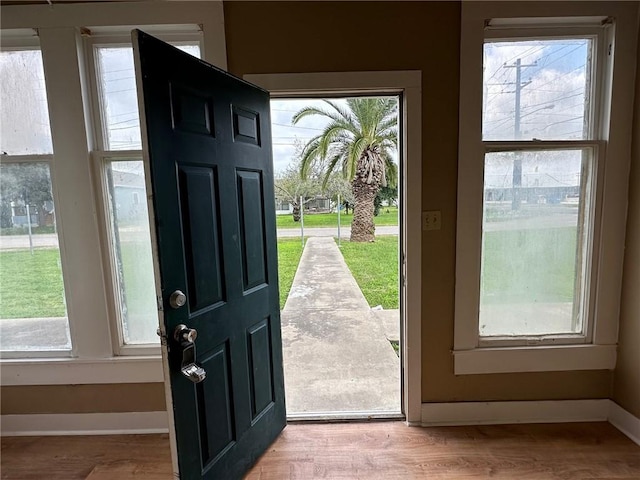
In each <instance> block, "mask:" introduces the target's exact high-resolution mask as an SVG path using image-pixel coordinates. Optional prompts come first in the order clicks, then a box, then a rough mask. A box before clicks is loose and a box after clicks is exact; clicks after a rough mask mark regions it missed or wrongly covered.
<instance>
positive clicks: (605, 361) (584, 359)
mask: <svg viewBox="0 0 640 480" xmlns="http://www.w3.org/2000/svg"><path fill="white" fill-rule="evenodd" d="M616 348H617V347H616V345H562V346H557V345H553V346H536V347H509V348H506V347H505V348H476V349H473V350H454V351H453V358H454V374H455V375H474V374H486V373H513V372H559V371H571V370H613V369H614V368H615V366H616Z"/></svg>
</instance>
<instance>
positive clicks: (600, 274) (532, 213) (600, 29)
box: [453, 3, 634, 374]
mask: <svg viewBox="0 0 640 480" xmlns="http://www.w3.org/2000/svg"><path fill="white" fill-rule="evenodd" d="M547 7H548V8H546V9H543V7H541V6H535V7H534V6H530V5H510V6H507V7H504V6H501V5H499V4H491V5H489V4H484V3H478V4H475V5H471V4H464V5H463V24H462V31H463V36H462V51H461V98H460V104H461V114H460V150H459V155H460V157H459V158H460V160H459V162H460V163H459V180H458V229H457V235H458V239H457V265H456V270H457V271H456V312H455V338H454V352H453V353H454V359H455V367H454V370H455V372H456V374H472V373H500V372H517V371H545V370H573V369H604V368H613V366H614V364H615V320H616V318H617V316H616V315H615V314H613V315H612V312H611V311H610V310H609V311H606V310H604V309H603V306H604V305H605V304H606V305H611V304H612V302H614V301H615V300H614V299H615V298H616V295H619V292H617V293H616V292H615V289H612V288H609V287H606V286H604V284H603V282H607V281H609V282H613V283H614V284H617V283H616V282H619V278H620V277H619V276H620V274H621V272H620V270H619V269H618V268H617V267H612V265H609V264H603V259H604V257H605V256H607V257H609V258H612V255H613V256H615V255H616V254H614V250H615V249H616V247H617V246H621V242H622V241H623V238H624V222H618V223H616V224H614V223H611V228H614V230H613V231H609V232H607V234H606V235H605V233H604V230H603V229H604V224H605V223H607V221H608V220H607V214H611V213H613V212H615V209H616V208H622V209H624V204H621V203H620V202H624V198H621V197H619V196H618V195H617V192H615V188H623V187H622V185H625V184H624V183H623V182H620V184H619V186H618V187H612V186H611V185H610V184H607V181H606V177H607V176H609V175H612V176H614V177H616V178H620V176H622V175H624V166H625V164H626V165H628V162H629V156H628V155H629V153H628V151H626V150H625V147H624V144H625V143H624V142H625V141H628V140H629V139H628V135H627V136H626V138H623V137H622V136H617V135H614V134H612V132H613V130H614V126H613V125H614V124H616V125H622V124H623V122H622V121H621V120H622V119H623V118H625V115H630V110H629V106H628V105H627V104H625V103H624V101H619V100H617V98H614V96H613V94H612V92H613V89H614V88H615V85H613V82H614V81H615V80H614V79H615V78H616V77H619V78H624V77H625V76H629V77H630V76H631V75H632V72H631V70H629V69H630V68H631V67H630V65H629V64H625V62H626V61H629V62H631V63H633V61H634V60H633V59H632V58H624V59H623V57H624V56H625V55H626V53H625V52H623V51H622V49H620V52H617V51H616V50H615V49H614V46H615V45H616V44H618V43H619V42H621V41H623V40H622V39H623V38H625V36H626V35H629V30H628V29H629V28H630V26H629V25H630V24H628V23H627V22H626V19H623V17H624V12H623V10H624V7H622V6H621V5H617V6H616V7H615V8H613V9H611V10H608V11H607V9H606V8H605V7H604V5H603V4H597V5H593V6H587V7H584V5H583V6H579V5H576V6H575V8H573V9H571V8H570V9H568V10H574V12H573V14H571V13H567V9H559V11H562V16H557V17H553V16H552V15H553V14H554V12H553V10H554V9H555V7H554V6H551V5H547ZM616 9H617V10H616ZM614 10H616V11H614ZM586 11H588V15H586V14H585V13H587V12H586ZM518 13H522V16H518ZM614 56H615V57H616V58H615V62H614ZM614 68H615V73H614ZM627 103H628V102H627ZM617 122H620V123H617ZM614 199H615V200H614ZM613 215H615V213H613ZM609 249H611V250H609ZM616 279H617V280H616Z"/></svg>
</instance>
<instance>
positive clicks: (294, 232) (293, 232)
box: [278, 224, 398, 240]
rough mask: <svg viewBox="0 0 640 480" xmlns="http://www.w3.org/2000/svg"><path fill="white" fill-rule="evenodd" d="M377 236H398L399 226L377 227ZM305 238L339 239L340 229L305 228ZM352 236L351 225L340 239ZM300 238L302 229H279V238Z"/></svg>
mask: <svg viewBox="0 0 640 480" xmlns="http://www.w3.org/2000/svg"><path fill="white" fill-rule="evenodd" d="M376 235H398V226H397V225H381V226H378V227H376ZM304 236H305V237H337V236H338V227H337V226H336V227H304ZM350 236H351V226H350V224H347V225H343V226H342V227H341V228H340V238H342V239H343V240H349V237H350ZM287 237H300V227H296V228H279V229H278V238H287Z"/></svg>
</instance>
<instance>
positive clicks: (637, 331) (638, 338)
mask: <svg viewBox="0 0 640 480" xmlns="http://www.w3.org/2000/svg"><path fill="white" fill-rule="evenodd" d="M639 44H640V42H639ZM638 52H639V56H640V50H638ZM627 215H628V217H627V240H626V244H625V245H626V246H625V258H624V278H623V285H622V300H621V305H620V307H621V314H620V333H619V348H618V363H617V366H616V370H615V372H614V383H613V400H614V401H615V402H617V403H618V404H619V405H620V406H621V407H623V408H624V409H626V410H627V411H628V412H630V413H632V414H633V415H635V416H636V417H640V295H639V293H640V76H637V77H636V95H635V115H634V121H633V146H632V155H631V172H630V175H629V211H628V213H627Z"/></svg>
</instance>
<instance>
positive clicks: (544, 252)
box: [479, 150, 591, 336]
mask: <svg viewBox="0 0 640 480" xmlns="http://www.w3.org/2000/svg"><path fill="white" fill-rule="evenodd" d="M590 159H591V151H590V150H558V151H549V150H547V151H527V152H500V153H488V154H487V155H486V157H485V178H484V218H483V235H482V263H481V283H480V327H479V328H480V335H481V336H515V335H545V334H561V333H579V332H581V331H582V318H583V316H582V315H581V312H580V310H581V305H582V303H583V302H582V293H581V292H582V284H583V275H584V270H585V269H584V265H585V251H586V250H585V238H586V231H587V230H588V225H586V224H585V222H586V221H587V220H585V219H587V218H588V215H585V212H588V211H589V210H588V207H587V204H588V203H589V196H590V195H589V189H588V188H587V186H588V185H589V180H588V177H589V174H588V171H589V166H590V163H591V160H590Z"/></svg>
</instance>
